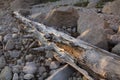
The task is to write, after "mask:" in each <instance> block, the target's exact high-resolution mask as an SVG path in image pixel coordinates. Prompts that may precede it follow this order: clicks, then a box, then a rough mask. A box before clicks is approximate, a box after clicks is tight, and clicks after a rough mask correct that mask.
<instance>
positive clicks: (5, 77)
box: [0, 66, 12, 80]
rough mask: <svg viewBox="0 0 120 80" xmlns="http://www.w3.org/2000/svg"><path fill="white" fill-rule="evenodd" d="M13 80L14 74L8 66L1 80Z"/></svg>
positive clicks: (3, 71) (2, 72)
mask: <svg viewBox="0 0 120 80" xmlns="http://www.w3.org/2000/svg"><path fill="white" fill-rule="evenodd" d="M11 79H12V72H11V69H10V68H9V67H8V66H6V67H5V68H4V69H3V70H2V71H1V73H0V80H11Z"/></svg>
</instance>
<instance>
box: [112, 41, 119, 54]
mask: <svg viewBox="0 0 120 80" xmlns="http://www.w3.org/2000/svg"><path fill="white" fill-rule="evenodd" d="M112 52H113V53H115V54H117V55H120V43H119V44H117V45H116V46H115V47H113V48H112Z"/></svg>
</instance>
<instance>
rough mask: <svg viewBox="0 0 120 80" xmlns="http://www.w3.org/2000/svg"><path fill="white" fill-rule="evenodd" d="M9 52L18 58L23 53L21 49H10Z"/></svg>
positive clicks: (12, 56)
mask: <svg viewBox="0 0 120 80" xmlns="http://www.w3.org/2000/svg"><path fill="white" fill-rule="evenodd" d="M9 53H10V57H11V58H18V57H19V56H20V54H21V51H18V50H13V51H9Z"/></svg>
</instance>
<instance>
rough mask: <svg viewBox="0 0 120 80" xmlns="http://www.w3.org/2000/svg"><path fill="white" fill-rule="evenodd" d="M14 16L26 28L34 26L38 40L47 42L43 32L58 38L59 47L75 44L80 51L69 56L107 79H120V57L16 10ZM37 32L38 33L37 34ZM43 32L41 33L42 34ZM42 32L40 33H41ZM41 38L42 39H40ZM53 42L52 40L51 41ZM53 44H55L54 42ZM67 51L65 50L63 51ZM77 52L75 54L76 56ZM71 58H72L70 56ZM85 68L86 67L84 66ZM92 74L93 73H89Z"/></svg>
mask: <svg viewBox="0 0 120 80" xmlns="http://www.w3.org/2000/svg"><path fill="white" fill-rule="evenodd" d="M14 15H15V17H16V18H17V19H18V20H20V21H21V22H22V23H24V24H25V25H26V26H27V27H28V28H35V30H36V31H37V34H36V31H34V32H35V36H36V35H37V36H36V37H38V38H40V41H41V42H43V43H46V44H47V41H46V39H45V38H44V37H43V35H45V34H54V35H53V36H54V37H55V38H56V40H58V43H61V46H62V47H61V48H62V49H64V50H65V47H64V46H66V45H67V46H66V47H68V48H71V49H72V48H75V47H76V46H77V48H78V49H77V50H79V49H82V52H76V53H73V54H72V55H71V56H72V57H73V58H75V59H77V61H78V63H79V64H80V65H84V67H87V68H89V69H90V70H91V71H93V72H94V73H96V74H98V75H99V76H101V77H103V78H104V79H108V80H120V57H119V56H117V55H115V54H113V53H110V52H107V51H105V50H102V49H100V48H97V47H95V46H93V45H90V44H88V43H86V42H84V41H81V40H77V39H75V38H73V37H71V36H69V35H67V34H65V33H62V32H59V31H57V30H55V29H53V28H50V27H46V26H45V25H43V24H40V23H37V22H34V21H31V20H29V19H27V18H25V17H23V16H21V15H20V14H19V13H18V12H14ZM38 33H39V35H38ZM42 33H43V34H42ZM41 34H42V35H41ZM41 38H42V39H41ZM53 42H54V41H53ZM54 45H56V44H55V43H54ZM54 50H56V52H57V53H59V54H60V55H61V54H62V53H61V51H59V49H58V48H56V46H54ZM63 52H67V51H63ZM67 53H68V52H67ZM76 54H77V56H76ZM71 60H72V58H71ZM85 69H86V68H85ZM90 74H91V75H93V73H92V72H91V73H90Z"/></svg>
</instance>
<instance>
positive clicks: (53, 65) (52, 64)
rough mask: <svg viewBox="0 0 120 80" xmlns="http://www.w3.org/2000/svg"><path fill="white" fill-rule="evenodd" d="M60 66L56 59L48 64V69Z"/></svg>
mask: <svg viewBox="0 0 120 80" xmlns="http://www.w3.org/2000/svg"><path fill="white" fill-rule="evenodd" d="M59 66H60V63H59V62H57V61H53V62H51V64H50V69H57V68H58V67H59Z"/></svg>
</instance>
